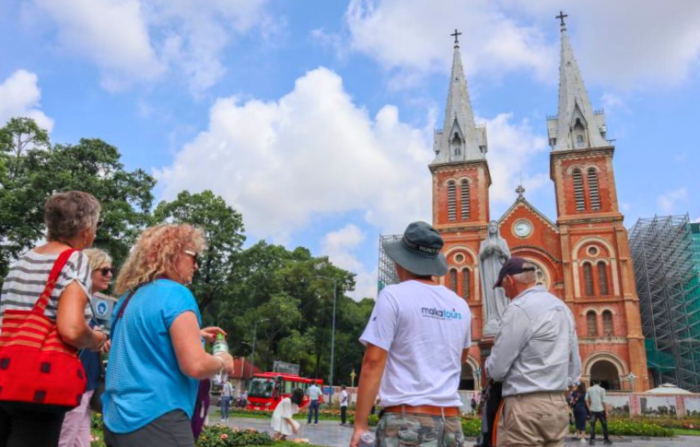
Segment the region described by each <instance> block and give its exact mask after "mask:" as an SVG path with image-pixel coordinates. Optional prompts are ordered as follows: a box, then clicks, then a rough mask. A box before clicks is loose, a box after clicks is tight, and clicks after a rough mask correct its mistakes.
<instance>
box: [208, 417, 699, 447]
mask: <svg viewBox="0 0 700 447" xmlns="http://www.w3.org/2000/svg"><path fill="white" fill-rule="evenodd" d="M212 422H214V423H218V422H220V420H219V419H218V418H216V419H214V420H212ZM299 422H301V421H299ZM227 425H229V426H230V427H238V428H254V429H256V430H261V431H270V430H271V428H270V421H269V420H268V419H252V418H235V417H234V418H231V420H230V421H229V422H228V424H227ZM351 435H352V426H349V425H348V426H346V427H341V426H340V425H339V423H338V422H335V421H319V423H318V425H314V424H312V425H306V424H305V423H304V424H302V428H301V430H300V432H299V437H300V438H308V439H309V442H311V444H316V445H325V446H329V447H348V446H349V445H350V436H351ZM614 441H615V444H620V445H621V446H624V447H691V446H692V447H697V446H699V445H700V437H698V436H680V437H678V438H674V439H673V440H671V439H668V438H650V439H627V438H625V439H616V440H614ZM473 443H474V439H468V440H467V443H466V445H465V447H471V446H472V445H473ZM565 445H566V446H569V447H571V446H584V445H588V444H584V443H582V442H580V441H578V440H567V441H566V443H565ZM596 445H603V442H602V440H600V441H598V442H597V443H596Z"/></svg>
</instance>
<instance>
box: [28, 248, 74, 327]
mask: <svg viewBox="0 0 700 447" xmlns="http://www.w3.org/2000/svg"><path fill="white" fill-rule="evenodd" d="M75 251H77V250H75V249H73V248H69V249H67V250H64V251H62V252H61V254H60V255H58V259H56V262H55V263H54V264H53V268H52V269H51V273H49V279H48V280H47V281H46V287H45V288H44V291H43V292H42V293H41V295H40V296H39V299H38V300H37V301H36V303H35V304H34V307H33V308H32V312H34V313H39V314H42V315H43V314H44V311H45V310H46V306H47V305H48V304H49V299H50V298H51V294H52V293H53V290H54V289H55V288H56V283H57V282H58V277H59V275H60V274H61V271H62V270H63V267H65V266H66V263H67V262H68V259H69V258H70V257H71V255H72V254H73V253H74V252H75Z"/></svg>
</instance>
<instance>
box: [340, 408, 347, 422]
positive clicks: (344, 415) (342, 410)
mask: <svg viewBox="0 0 700 447" xmlns="http://www.w3.org/2000/svg"><path fill="white" fill-rule="evenodd" d="M347 421H348V407H340V422H341V423H342V424H343V425H345V423H346V422H347Z"/></svg>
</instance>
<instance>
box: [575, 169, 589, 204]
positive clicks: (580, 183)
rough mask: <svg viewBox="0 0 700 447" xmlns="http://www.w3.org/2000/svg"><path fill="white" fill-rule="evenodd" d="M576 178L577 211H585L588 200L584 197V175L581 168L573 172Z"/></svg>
mask: <svg viewBox="0 0 700 447" xmlns="http://www.w3.org/2000/svg"><path fill="white" fill-rule="evenodd" d="M572 175H573V178H574V199H575V200H576V211H583V210H584V209H585V208H586V202H585V201H584V198H583V176H582V175H581V170H580V169H579V168H576V169H574V171H573V172H572Z"/></svg>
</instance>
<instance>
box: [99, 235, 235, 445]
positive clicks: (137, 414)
mask: <svg viewBox="0 0 700 447" xmlns="http://www.w3.org/2000/svg"><path fill="white" fill-rule="evenodd" d="M204 248H205V241H204V235H203V232H202V230H200V229H196V228H194V227H192V226H190V225H186V224H182V225H175V224H164V225H157V226H155V227H151V228H149V229H147V230H145V231H144V232H143V233H142V234H141V236H140V237H139V239H138V240H137V241H136V245H135V246H134V247H133V249H132V250H131V253H130V254H129V257H128V258H127V260H126V262H125V263H124V265H123V266H122V268H121V271H120V272H119V276H118V278H117V284H116V287H115V291H116V293H118V294H120V295H121V298H120V299H119V302H118V303H117V305H116V306H115V308H114V317H113V320H112V321H113V323H112V340H113V344H112V350H111V352H110V356H109V367H108V369H107V383H106V387H105V393H104V396H103V402H104V423H105V441H106V444H107V446H108V447H124V446H156V445H158V446H160V445H163V446H165V445H175V444H177V445H178V446H180V447H193V446H194V434H193V430H192V426H191V423H190V419H192V417H193V414H194V410H195V402H196V401H197V391H198V389H199V385H200V383H199V381H200V380H202V379H209V378H210V377H213V376H214V375H216V374H220V373H221V372H222V371H224V372H226V373H229V374H230V373H232V372H233V358H232V357H231V356H230V355H229V354H228V353H218V354H217V355H215V356H214V355H210V354H207V352H206V351H205V350H204V346H203V345H202V339H204V340H206V341H208V342H210V343H211V342H213V341H214V339H215V337H216V335H218V334H224V335H225V333H224V332H223V331H222V330H221V329H220V328H216V327H209V328H204V329H201V328H200V326H201V321H202V320H201V316H200V313H199V307H198V306H197V302H196V300H195V298H194V296H193V295H192V292H190V290H189V289H188V288H187V287H186V285H187V284H189V283H191V282H192V276H193V275H194V272H195V271H196V270H197V268H198V265H197V259H198V256H199V253H201V252H202V251H203V250H204Z"/></svg>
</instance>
